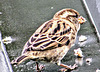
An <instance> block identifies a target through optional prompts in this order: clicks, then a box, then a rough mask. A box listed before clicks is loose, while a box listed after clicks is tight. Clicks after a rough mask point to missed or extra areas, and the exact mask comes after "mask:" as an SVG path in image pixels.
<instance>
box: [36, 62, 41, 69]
mask: <svg viewBox="0 0 100 72" xmlns="http://www.w3.org/2000/svg"><path fill="white" fill-rule="evenodd" d="M36 70H37V71H39V70H40V69H39V63H38V62H36Z"/></svg>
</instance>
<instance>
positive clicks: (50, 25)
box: [12, 9, 85, 63]
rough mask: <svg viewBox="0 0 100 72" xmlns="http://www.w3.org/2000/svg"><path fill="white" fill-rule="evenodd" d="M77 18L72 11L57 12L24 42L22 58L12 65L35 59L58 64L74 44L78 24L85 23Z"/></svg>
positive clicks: (76, 14)
mask: <svg viewBox="0 0 100 72" xmlns="http://www.w3.org/2000/svg"><path fill="white" fill-rule="evenodd" d="M79 17H80V15H79V13H78V12H77V11H75V10H73V9H63V10H61V11H59V12H57V13H56V14H55V15H54V17H53V19H51V20H49V21H47V22H45V23H43V24H42V25H41V26H40V27H39V28H38V29H37V30H36V31H35V33H34V34H33V35H32V36H31V37H30V39H29V40H28V41H27V42H26V44H25V46H24V49H23V51H22V55H24V57H22V58H17V59H16V60H14V61H13V62H12V63H17V62H19V63H21V62H23V61H24V60H26V59H36V58H37V59H38V60H43V61H47V62H48V61H49V62H54V63H57V62H59V61H60V60H61V59H62V58H63V57H64V56H65V55H66V53H67V52H68V50H69V49H70V48H71V46H72V45H73V44H74V42H75V39H76V36H77V32H78V30H79V28H80V24H81V23H84V22H85V21H84V19H83V18H82V20H81V19H80V20H79V21H78V18H79ZM80 21H82V22H80ZM25 58H26V59H25ZM18 60H19V61H18ZM20 61H21V62H20Z"/></svg>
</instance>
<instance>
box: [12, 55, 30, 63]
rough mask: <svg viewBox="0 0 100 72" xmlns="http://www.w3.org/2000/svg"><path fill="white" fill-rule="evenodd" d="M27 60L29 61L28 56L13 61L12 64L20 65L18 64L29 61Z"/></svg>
mask: <svg viewBox="0 0 100 72" xmlns="http://www.w3.org/2000/svg"><path fill="white" fill-rule="evenodd" d="M27 59H29V57H28V56H25V55H22V56H19V57H18V58H17V59H15V60H12V61H11V64H13V65H18V64H20V63H22V62H23V61H25V60H27Z"/></svg>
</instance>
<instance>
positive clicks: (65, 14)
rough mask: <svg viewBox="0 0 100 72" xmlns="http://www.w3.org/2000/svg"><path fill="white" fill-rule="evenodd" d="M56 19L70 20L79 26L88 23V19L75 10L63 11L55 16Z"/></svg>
mask: <svg viewBox="0 0 100 72" xmlns="http://www.w3.org/2000/svg"><path fill="white" fill-rule="evenodd" d="M54 18H63V19H69V20H70V21H71V22H74V23H75V22H78V23H79V24H83V23H84V22H86V19H85V18H84V17H82V16H80V14H79V13H78V12H77V11H76V10H74V9H69V8H68V9H62V10H60V11H58V12H57V13H56V14H55V15H54Z"/></svg>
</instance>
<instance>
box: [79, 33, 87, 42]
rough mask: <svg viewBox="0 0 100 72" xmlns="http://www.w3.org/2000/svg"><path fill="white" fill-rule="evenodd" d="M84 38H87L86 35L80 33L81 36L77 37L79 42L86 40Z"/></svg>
mask: <svg viewBox="0 0 100 72" xmlns="http://www.w3.org/2000/svg"><path fill="white" fill-rule="evenodd" d="M86 40H87V37H86V36H84V35H81V36H80V37H79V42H83V41H86Z"/></svg>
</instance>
